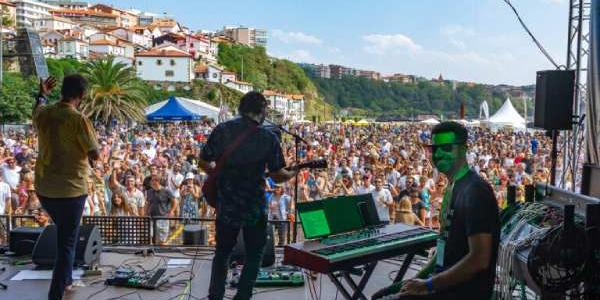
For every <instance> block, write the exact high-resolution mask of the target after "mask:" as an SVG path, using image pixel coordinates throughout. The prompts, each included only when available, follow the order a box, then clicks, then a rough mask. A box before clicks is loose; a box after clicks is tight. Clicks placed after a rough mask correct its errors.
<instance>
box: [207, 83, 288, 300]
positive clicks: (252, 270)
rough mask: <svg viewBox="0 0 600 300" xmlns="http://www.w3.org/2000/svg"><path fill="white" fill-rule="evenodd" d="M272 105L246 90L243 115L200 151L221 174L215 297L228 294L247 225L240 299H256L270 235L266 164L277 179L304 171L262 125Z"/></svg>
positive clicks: (215, 173) (212, 172)
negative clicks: (289, 161)
mask: <svg viewBox="0 0 600 300" xmlns="http://www.w3.org/2000/svg"><path fill="white" fill-rule="evenodd" d="M267 106H268V103H267V100H266V99H265V97H264V96H263V95H262V94H260V93H258V92H249V93H247V94H246V95H244V96H243V97H242V99H241V101H240V105H239V107H238V112H239V114H240V115H241V118H237V119H234V120H231V121H227V122H224V123H221V124H219V125H218V126H217V127H216V128H215V129H214V130H213V132H212V133H211V134H210V136H209V137H208V141H207V143H206V145H205V146H204V148H203V149H202V152H201V154H200V161H199V165H200V168H202V169H203V170H205V171H206V172H207V173H208V174H209V175H210V176H216V177H215V178H216V207H215V208H216V214H217V220H216V243H217V244H216V250H215V256H214V258H213V262H212V273H211V278H210V287H209V295H208V299H210V300H214V299H219V300H220V299H223V296H224V293H225V279H226V277H227V267H228V261H229V257H230V255H231V252H232V249H233V247H234V246H235V243H236V240H237V236H238V233H239V231H240V229H242V228H243V236H244V245H245V247H246V258H245V265H244V268H243V270H242V275H241V278H240V282H239V285H238V291H237V294H236V296H235V298H234V299H238V300H239V299H250V297H251V296H252V288H253V286H254V283H255V281H256V276H257V275H258V270H259V266H260V263H261V260H262V254H263V249H264V246H265V244H266V238H267V231H266V229H267V207H266V200H265V190H264V182H265V169H266V170H268V171H269V173H268V174H267V176H269V177H271V178H272V179H273V180H274V181H275V182H285V181H287V180H289V179H291V178H293V177H294V176H295V175H296V173H297V172H298V170H297V169H296V168H294V169H287V168H285V160H284V157H283V154H282V150H281V147H280V145H279V139H278V138H277V137H276V136H275V134H273V133H272V132H270V131H268V130H266V129H264V128H261V127H259V125H260V124H262V122H263V121H264V119H265V117H266V114H267ZM232 147H235V149H232ZM223 156H226V157H225V158H223ZM215 165H219V166H217V167H216V168H215Z"/></svg>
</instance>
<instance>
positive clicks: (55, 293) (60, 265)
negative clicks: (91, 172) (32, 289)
mask: <svg viewBox="0 0 600 300" xmlns="http://www.w3.org/2000/svg"><path fill="white" fill-rule="evenodd" d="M38 198H39V199H40V203H41V204H42V207H43V208H44V209H45V210H46V211H47V212H48V214H49V215H50V217H51V218H52V221H53V222H54V224H56V239H57V242H56V247H57V249H56V261H55V263H54V270H53V271H52V283H50V291H49V292H48V300H61V299H62V297H63V294H64V292H65V287H66V286H68V285H70V284H72V283H73V279H72V275H73V263H74V261H75V247H76V246H77V240H79V224H80V222H81V215H82V214H83V207H84V204H85V199H86V198H87V195H82V196H79V197H73V198H48V197H44V196H41V195H38Z"/></svg>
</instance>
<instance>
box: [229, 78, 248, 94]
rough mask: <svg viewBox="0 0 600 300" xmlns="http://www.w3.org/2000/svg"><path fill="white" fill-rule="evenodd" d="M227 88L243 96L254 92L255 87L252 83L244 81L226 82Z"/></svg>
mask: <svg viewBox="0 0 600 300" xmlns="http://www.w3.org/2000/svg"><path fill="white" fill-rule="evenodd" d="M225 86H226V87H228V88H232V89H234V90H236V91H239V92H240V93H242V94H245V93H247V92H251V91H253V90H254V86H253V85H252V84H251V83H248V82H243V81H227V82H225Z"/></svg>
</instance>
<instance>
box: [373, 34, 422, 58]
mask: <svg viewBox="0 0 600 300" xmlns="http://www.w3.org/2000/svg"><path fill="white" fill-rule="evenodd" d="M363 40H364V41H366V42H367V43H368V44H367V45H366V46H365V47H364V48H363V49H364V50H365V51H366V52H368V53H371V54H377V55H386V54H389V53H398V52H402V50H408V51H409V52H411V53H416V52H419V51H421V50H422V49H423V48H422V47H421V46H420V45H418V44H416V43H415V42H414V41H413V40H412V39H411V38H409V37H408V36H406V35H404V34H400V33H398V34H370V35H365V36H363Z"/></svg>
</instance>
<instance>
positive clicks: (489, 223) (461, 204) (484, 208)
mask: <svg viewBox="0 0 600 300" xmlns="http://www.w3.org/2000/svg"><path fill="white" fill-rule="evenodd" d="M479 233H490V234H491V235H492V260H491V261H490V267H489V268H488V269H487V270H486V271H484V272H482V273H481V274H477V275H475V276H473V278H472V279H471V280H469V281H467V282H465V283H463V284H461V285H459V286H457V287H456V288H453V290H457V291H459V293H460V294H462V295H465V296H467V295H468V297H467V298H464V299H490V297H491V293H492V290H493V288H494V278H495V275H496V267H495V266H496V260H497V256H498V244H499V240H500V218H499V212H498V204H497V202H496V199H495V197H494V192H493V190H492V188H491V187H490V185H489V184H488V183H487V182H486V181H485V180H483V179H482V178H481V177H479V175H478V174H477V173H475V172H473V171H472V170H469V171H468V173H467V174H466V175H465V176H464V177H463V178H461V179H460V180H458V181H457V182H456V183H455V185H454V189H453V191H452V202H451V217H450V226H449V235H448V239H447V241H446V246H445V251H444V252H445V253H444V269H446V270H447V269H449V268H450V267H452V266H453V265H455V264H456V263H457V262H458V261H460V260H461V259H462V258H463V257H465V256H466V255H467V254H468V253H469V243H468V237H469V236H472V235H475V234H479Z"/></svg>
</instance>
